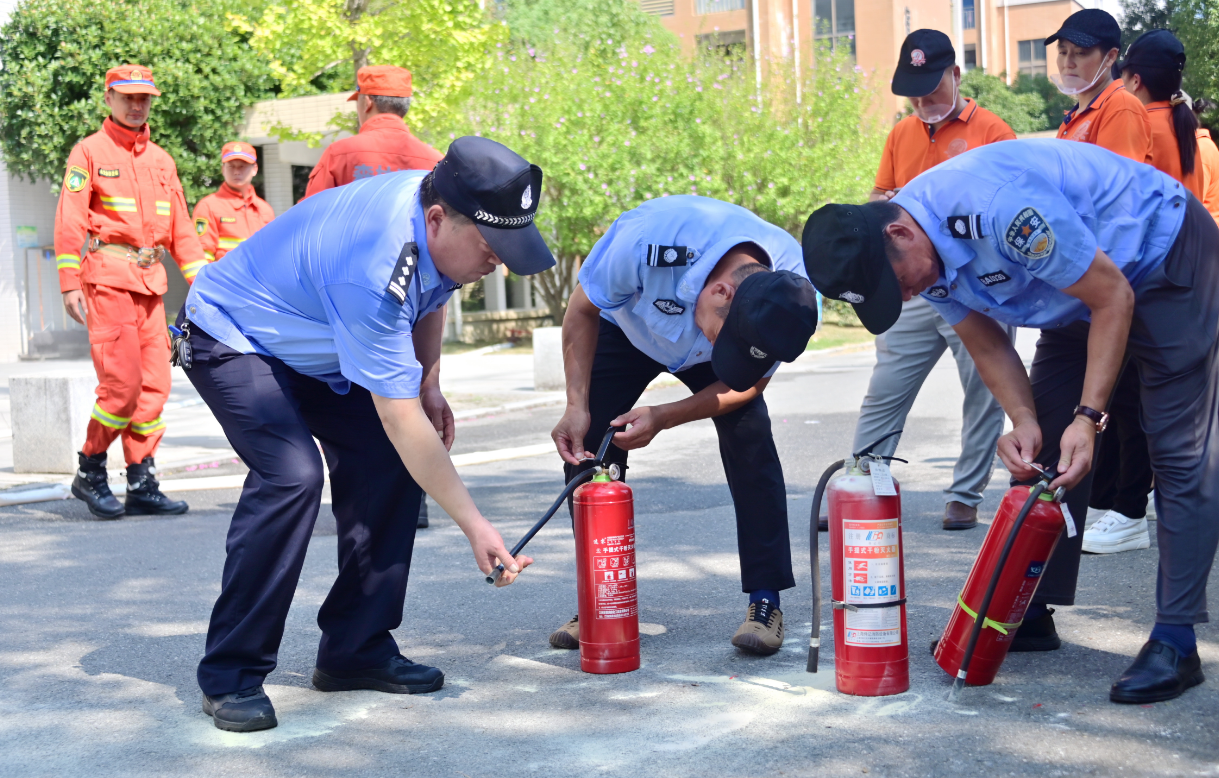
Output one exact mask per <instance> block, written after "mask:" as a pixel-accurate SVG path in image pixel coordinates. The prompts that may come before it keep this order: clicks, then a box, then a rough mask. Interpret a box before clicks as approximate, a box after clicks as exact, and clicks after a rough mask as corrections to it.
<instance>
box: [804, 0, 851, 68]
mask: <svg viewBox="0 0 1219 778" xmlns="http://www.w3.org/2000/svg"><path fill="white" fill-rule="evenodd" d="M813 22H814V25H815V28H816V30H817V32H816V37H817V39H818V40H823V41H827V42H828V43H829V44H830V46H831V47H832V48H833V49H834V50H835V51H837V50H838V47H839V46H844V47H846V48H847V51H848V53H850V55H851V56H855V0H813Z"/></svg>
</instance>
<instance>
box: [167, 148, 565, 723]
mask: <svg viewBox="0 0 1219 778" xmlns="http://www.w3.org/2000/svg"><path fill="white" fill-rule="evenodd" d="M541 185H542V171H541V170H540V169H539V168H538V167H537V166H536V165H530V164H529V163H528V162H526V161H525V160H524V159H522V158H521V157H519V156H518V155H516V154H515V153H513V152H512V151H510V150H509V149H507V148H506V147H504V146H502V145H500V144H498V143H496V142H494V141H491V140H488V139H485V138H474V137H464V138H458V139H457V140H456V141H454V142H453V144H452V145H451V146H450V148H449V152H448V154H447V155H446V156H445V157H444V159H443V160H442V161H441V163H440V164H439V165H438V166H437V167H436V170H434V171H433V172H432V173H429V174H427V175H426V176H424V175H423V174H422V173H417V172H402V173H392V174H388V175H384V176H377V177H375V178H370V179H368V180H366V181H360V182H356V183H354V184H352V185H351V186H347V187H342V188H340V189H335V190H332V191H328V192H324V193H322V194H319V195H318V196H317V197H312V198H309V199H308V200H307V201H304V202H301V203H298V204H297V205H296V206H295V207H293V208H292V209H291V210H290V211H289V212H287V213H286V214H284V215H283V216H281V217H280V218H279V219H276V220H275V221H274V222H272V223H271V224H269V225H268V226H267V227H265V228H263V229H262V230H260V231H259V232H257V233H255V235H254V236H253V237H252V238H250V239H249V240H247V241H245V242H244V243H242V244H241V245H240V246H238V247H237V249H235V250H234V251H233V252H231V253H230V254H229V255H228V256H227V257H225V259H224V261H223V262H216V263H213V264H211V265H208V266H207V267H206V268H205V269H204V270H203V272H201V273H200V275H199V279H198V280H197V281H196V283H195V286H194V288H192V289H191V293H190V296H189V297H188V298H187V300H186V306H185V308H184V311H183V317H181V319H180V320H183V326H184V327H187V328H189V329H188V332H189V337H188V339H187V341H186V343H185V344H178V349H179V351H178V353H179V354H182V353H183V349H182V346H183V345H190V346H191V347H192V351H193V353H192V354H191V355H190V356H191V360H190V361H192V362H193V364H192V365H191V366H190V367H189V369H187V371H186V373H187V375H188V376H189V377H190V380H191V383H192V384H194V385H195V387H196V388H197V389H198V391H199V394H200V395H201V396H202V397H203V399H204V400H205V401H206V402H207V404H208V407H209V408H211V410H212V412H213V413H214V414H215V416H216V418H217V420H218V421H219V422H220V424H221V426H222V427H223V428H224V432H225V435H226V436H227V437H228V439H229V442H230V443H231V444H232V445H233V449H234V450H235V451H236V452H237V453H238V454H239V455H240V456H241V458H242V460H243V461H244V462H245V463H246V465H247V466H248V467H249V468H250V474H249V476H248V477H247V480H246V485H245V489H244V490H243V491H242V494H241V499H240V500H239V501H238V504H237V508H236V509H235V511H234V512H233V520H232V525H231V527H230V529H229V535H228V544H227V549H228V556H227V558H226V560H225V565H224V576H223V579H222V586H221V591H220V597H219V598H218V599H217V601H216V606H215V608H214V609H213V611H212V618H211V624H210V626H209V628H208V634H207V650H206V654H205V655H204V657H203V660H202V661H201V662H200V663H199V670H198V678H199V686H200V688H201V689H202V690H203V695H204V696H203V711H204V712H205V713H207V714H209V715H211V716H212V717H213V720H214V722H215V725H216V726H217V727H219V728H220V729H226V730H233V731H253V730H258V729H266V728H268V727H273V726H275V725H276V718H275V711H274V708H273V706H272V704H271V701H270V700H269V699H268V698H267V695H266V693H265V692H264V691H263V689H262V683H263V679H264V678H265V677H266V676H267V674H268V673H270V672H271V671H272V670H273V669H274V668H275V664H276V655H277V652H278V649H279V643H280V639H281V638H282V636H283V630H284V622H285V619H286V618H287V615H288V608H289V606H290V604H291V602H292V596H293V593H294V592H295V589H296V584H297V579H298V578H299V576H300V571H301V565H302V564H303V562H304V559H305V552H306V550H307V548H308V545H309V538H310V535H311V534H312V532H313V524H314V521H315V519H316V518H317V513H318V505H319V502H320V499H321V492H322V482H323V477H324V471H323V469H322V462H321V457H320V456H319V454H318V446H317V444H316V443H315V442H314V438H317V440H318V441H320V443H321V448H322V453H323V454H324V455H325V457H326V464H327V466H328V470H329V474H330V487H331V495H332V498H333V500H334V505H333V510H334V516H335V521H336V523H337V529H338V554H339V559H338V563H339V574H338V578H337V580H336V581H335V583H334V586H333V587H332V588H331V590H330V594H329V595H328V596H327V598H326V601H325V602H324V603H323V604H322V606H321V609H320V611H319V613H318V625H319V626H320V627H321V629H322V639H321V643H320V645H319V647H318V653H317V667H316V670H315V671H314V674H313V684H314V686H315V687H317V688H318V689H320V690H322V691H328V692H329V691H344V690H351V689H375V690H378V691H383V692H393V693H407V694H412V693H418V692H428V691H435V690H436V689H439V688H440V687H441V685H442V684H443V683H444V674H443V673H442V672H441V671H440V670H438V669H436V668H434V667H426V666H424V665H419V664H416V663H414V662H411V661H410V660H409V659H406V658H405V657H403V656H402V654H401V653H400V651H399V648H398V645H397V643H396V642H395V641H394V638H393V636H392V635H391V634H390V631H391V630H393V629H395V628H396V627H398V625H399V624H401V622H402V606H403V601H404V598H405V596H406V583H407V574H408V572H409V570H410V562H411V550H412V547H413V544H414V539H415V528H416V520H417V513H418V510H419V503H420V496H421V489H422V490H425V491H427V492H428V493H429V494H431V495H432V497H433V498H434V499H435V500H436V501H437V502H438V503H440V505H441V506H442V507H443V508H444V509H445V510H446V511H448V513H449V515H450V516H452V517H453V518H454V521H456V523H457V524H458V526H460V527H461V529H462V531H463V532H464V533H465V534H466V537H467V538H468V539H469V541H470V546H471V548H472V549H473V551H474V556H475V560H476V561H477V563H478V566H479V568H480V569H481V570H483V572H490V570H491V569H492V567H494V566H495V564H496V563H497V561H498V562H501V563H503V564H504V565H505V567H507V568H508V573H511V575H509V574H508V573H505V576H504V579H503V581H504V583H505V584H506V583H510V582H511V581H512V579H513V578H515V574H516V573H518V572H519V571H520V570H521V569H523V568H524V567H525V566H526V565H528V564H529V563H530V561H531V560H530V559H529V558H528V557H524V556H522V557H519V558H517V559H516V560H513V558H512V557H511V556H510V555H509V553H508V551H507V549H505V548H504V544H503V540H502V539H501V538H500V535H499V533H498V532H497V531H496V530H495V528H494V527H492V526H491V524H490V523H489V522H488V521H487V520H486V519H485V518H483V516H482V514H481V513H479V511H478V508H477V507H476V506H475V505H474V502H473V501H472V500H471V499H470V495H469V493H468V492H467V491H466V488H465V486H464V485H463V484H462V482H461V480H460V478H458V476H457V472H456V471H455V470H454V469H453V464H452V462H451V461H450V460H449V457H448V454H447V449H448V447H449V446H451V445H452V442H453V415H452V412H451V411H450V410H449V406H448V403H447V402H446V401H445V399H444V397H443V396H442V395H441V393H440V386H439V381H440V373H439V371H440V362H439V358H440V339H441V333H442V330H443V327H444V305H445V303H446V301H447V300H448V298H449V296H450V295H451V294H452V292H453V290H454V289H455V288H456V287H457V286H458V285H459V284H462V283H470V282H472V281H476V280H478V279H479V278H481V277H483V276H485V275H487V274H488V273H491V272H493V271H494V270H495V269H496V268H497V267H498V266H499V265H500V264H501V263H505V264H507V265H508V267H510V268H512V269H513V270H514V271H515V272H516V273H518V274H521V275H529V274H532V273H537V272H540V271H542V270H545V269H546V268H549V267H551V266H553V264H554V259H553V258H552V257H551V255H550V252H549V250H548V249H547V248H546V244H545V243H544V242H543V241H542V237H541V235H540V234H539V233H538V230H537V228H536V227H535V226H534V224H533V218H534V214H535V213H536V211H537V203H538V199H539V197H540V195H541ZM184 367H185V365H184Z"/></svg>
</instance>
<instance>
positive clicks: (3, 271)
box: [0, 160, 56, 362]
mask: <svg viewBox="0 0 1219 778" xmlns="http://www.w3.org/2000/svg"><path fill="white" fill-rule="evenodd" d="M55 205H56V198H55V197H54V196H53V195H52V194H51V187H50V184H49V183H48V182H46V181H38V182H34V183H31V182H30V181H28V180H25V179H20V178H17V177H16V176H13V175H10V174H9V173H8V170H7V168H6V167H5V166H4V162H3V160H0V362H15V361H17V359H18V355H20V354H21V353H22V352H23V351H24V350H25V344H24V343H23V342H22V334H21V332H22V323H21V317H22V312H23V310H24V308H25V305H24V301H23V299H22V298H23V297H24V295H25V249H24V248H19V247H18V246H17V227H34V228H36V229H37V230H38V244H39V245H41V246H50V245H51V244H52V242H53V241H54V230H55Z"/></svg>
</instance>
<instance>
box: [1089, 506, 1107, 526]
mask: <svg viewBox="0 0 1219 778" xmlns="http://www.w3.org/2000/svg"><path fill="white" fill-rule="evenodd" d="M1107 513H1109V511H1107V510H1105V509H1104V508H1089V509H1088V515H1087V517H1086V518H1085V519H1084V529H1085V530H1088V529H1092V525H1093V524H1095V523H1096V522H1098V521H1100V520H1101V519H1103V518H1104V517H1105V514H1107Z"/></svg>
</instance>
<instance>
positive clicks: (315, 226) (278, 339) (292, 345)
mask: <svg viewBox="0 0 1219 778" xmlns="http://www.w3.org/2000/svg"><path fill="white" fill-rule="evenodd" d="M423 176H424V173H423V172H421V171H406V172H400V173H390V174H387V175H383V176H376V177H375V178H367V179H363V180H360V181H356V182H354V183H351V184H348V185H347V186H342V187H338V188H335V189H329V190H327V191H325V192H321V193H319V194H317V195H314V196H313V197H310V198H309V199H307V200H304V201H302V202H300V203H298V204H297V205H295V206H293V207H292V208H291V209H289V210H288V212H287V213H285V214H284V215H282V216H280V217H279V218H277V219H275V221H273V222H271V223H270V224H268V225H267V226H265V227H263V228H262V229H260V230H259V231H258V232H256V233H254V235H252V236H251V237H250V238H249V239H247V240H245V241H243V242H242V244H241V245H240V246H238V247H237V248H236V249H234V250H233V251H230V252H229V253H228V254H226V255H225V257H224V259H222V260H220V261H219V262H214V263H212V264H209V265H207V266H206V267H204V268H203V269H202V270H200V271H199V274H198V275H197V276H196V277H195V282H194V284H193V285H192V286H191V290H190V294H189V295H188V296H187V298H186V315H187V318H189V319H190V320H191V321H192V322H193V323H195V324H197V325H198V326H199V327H201V328H203V329H204V330H205V331H206V332H207V333H208V334H210V335H211V336H212V337H214V338H216V339H217V340H219V341H220V342H222V343H224V344H225V345H227V346H229V347H230V348H233V349H235V350H237V351H240V352H241V353H243V354H263V355H267V356H272V357H276V358H278V359H280V360H282V361H283V362H284V363H285V364H287V365H288V366H289V367H291V368H292V369H293V370H296V371H297V372H299V373H303V374H304V375H308V376H313V377H315V378H318V379H321V380H323V381H326V382H327V383H328V384H330V386H331V388H333V389H334V391H336V392H338V393H339V394H346V393H347V392H348V391H349V390H350V388H351V384H353V383H354V384H357V385H359V386H362V387H364V388H365V389H368V390H369V391H370V392H373V393H375V394H379V395H381V396H382V397H389V398H412V397H417V396H418V395H419V384H420V381H421V380H422V377H423V369H422V367H421V366H420V364H419V361H418V360H417V359H416V358H415V348H414V343H413V341H412V331H413V330H414V327H415V325H416V324H418V322H419V321H420V319H422V318H423V317H424V316H427V315H428V314H430V313H432V312H434V311H436V310H438V309H439V308H441V307H442V306H443V305H444V304H445V302H446V301H447V300H448V298H449V296H450V295H451V294H452V292H453V290H454V289H455V288H456V287H457V286H458V285H457V284H456V283H455V282H454V281H452V280H451V279H449V278H448V277H446V276H444V275H442V274H441V273H440V272H439V271H438V270H437V269H436V266H435V265H434V264H433V262H432V258H431V255H430V254H429V253H428V250H427V233H426V231H425V229H424V224H423V211H422V208H421V207H420V205H419V196H418V195H419V182H420V181H421V180H422V179H423ZM409 244H413V248H414V251H411V248H412V247H411V246H410V245H409ZM400 258H403V259H402V262H403V264H402V265H401V266H400ZM401 267H408V268H409V280H408V281H407V284H406V286H405V288H402V287H401V286H396V287H393V289H394V290H395V291H397V292H399V293H401V294H402V297H403V299H401V300H400V299H399V297H398V296H397V294H395V293H391V286H390V283H391V281H393V280H400V279H401V272H400V270H401ZM396 271H399V272H396ZM395 277H397V278H395Z"/></svg>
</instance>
